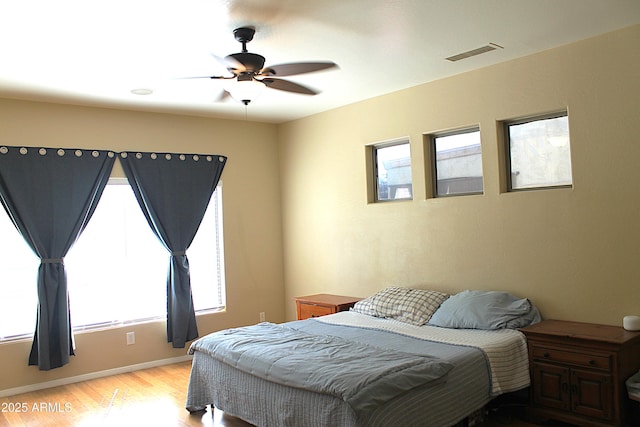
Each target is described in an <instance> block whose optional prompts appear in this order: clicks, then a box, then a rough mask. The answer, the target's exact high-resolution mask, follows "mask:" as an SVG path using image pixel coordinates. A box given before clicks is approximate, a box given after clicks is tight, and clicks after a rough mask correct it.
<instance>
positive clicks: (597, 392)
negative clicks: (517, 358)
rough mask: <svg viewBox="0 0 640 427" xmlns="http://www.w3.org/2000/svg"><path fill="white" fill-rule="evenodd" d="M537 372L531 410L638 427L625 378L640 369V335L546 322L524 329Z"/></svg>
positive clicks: (588, 421) (573, 419)
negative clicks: (632, 412)
mask: <svg viewBox="0 0 640 427" xmlns="http://www.w3.org/2000/svg"><path fill="white" fill-rule="evenodd" d="M521 331H522V332H523V333H524V334H525V335H526V337H527V345H528V348H529V367H530V370H531V408H530V410H531V412H532V414H533V415H534V416H536V417H543V418H551V419H556V420H559V421H564V422H568V423H572V424H577V425H580V426H637V425H640V424H639V423H638V420H632V419H631V418H632V415H631V405H630V404H631V402H630V400H629V398H628V395H627V389H626V386H625V383H624V382H625V380H626V379H627V378H629V377H630V376H631V375H633V374H634V373H636V372H637V371H638V370H639V369H640V333H638V332H629V331H626V330H624V329H623V328H621V327H617V326H606V325H596V324H591V323H579V322H566V321H559V320H545V321H543V322H540V323H537V324H535V325H531V326H528V327H526V328H523V329H521Z"/></svg>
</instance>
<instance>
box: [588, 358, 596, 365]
mask: <svg viewBox="0 0 640 427" xmlns="http://www.w3.org/2000/svg"><path fill="white" fill-rule="evenodd" d="M589 365H591V366H596V365H597V363H596V361H595V360H593V359H591V360H589Z"/></svg>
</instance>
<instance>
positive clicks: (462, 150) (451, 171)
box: [430, 127, 483, 197]
mask: <svg viewBox="0 0 640 427" xmlns="http://www.w3.org/2000/svg"><path fill="white" fill-rule="evenodd" d="M430 140H431V150H432V151H431V152H432V155H431V159H432V160H431V161H432V170H433V176H434V178H435V183H436V188H435V191H434V193H435V194H434V196H435V197H443V196H459V195H465V194H482V192H483V180H482V147H481V145H480V129H478V128H477V127H474V128H470V129H464V130H457V131H454V132H446V133H440V134H434V135H431V136H430Z"/></svg>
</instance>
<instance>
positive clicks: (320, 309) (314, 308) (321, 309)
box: [300, 303, 335, 319]
mask: <svg viewBox="0 0 640 427" xmlns="http://www.w3.org/2000/svg"><path fill="white" fill-rule="evenodd" d="M332 313H335V309H334V307H328V306H326V305H317V304H307V303H300V319H308V318H310V317H319V316H324V315H327V314H332Z"/></svg>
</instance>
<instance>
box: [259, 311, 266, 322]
mask: <svg viewBox="0 0 640 427" xmlns="http://www.w3.org/2000/svg"><path fill="white" fill-rule="evenodd" d="M259 314H260V321H261V322H264V321H266V319H267V316H265V314H264V311H261V312H260V313H259Z"/></svg>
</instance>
